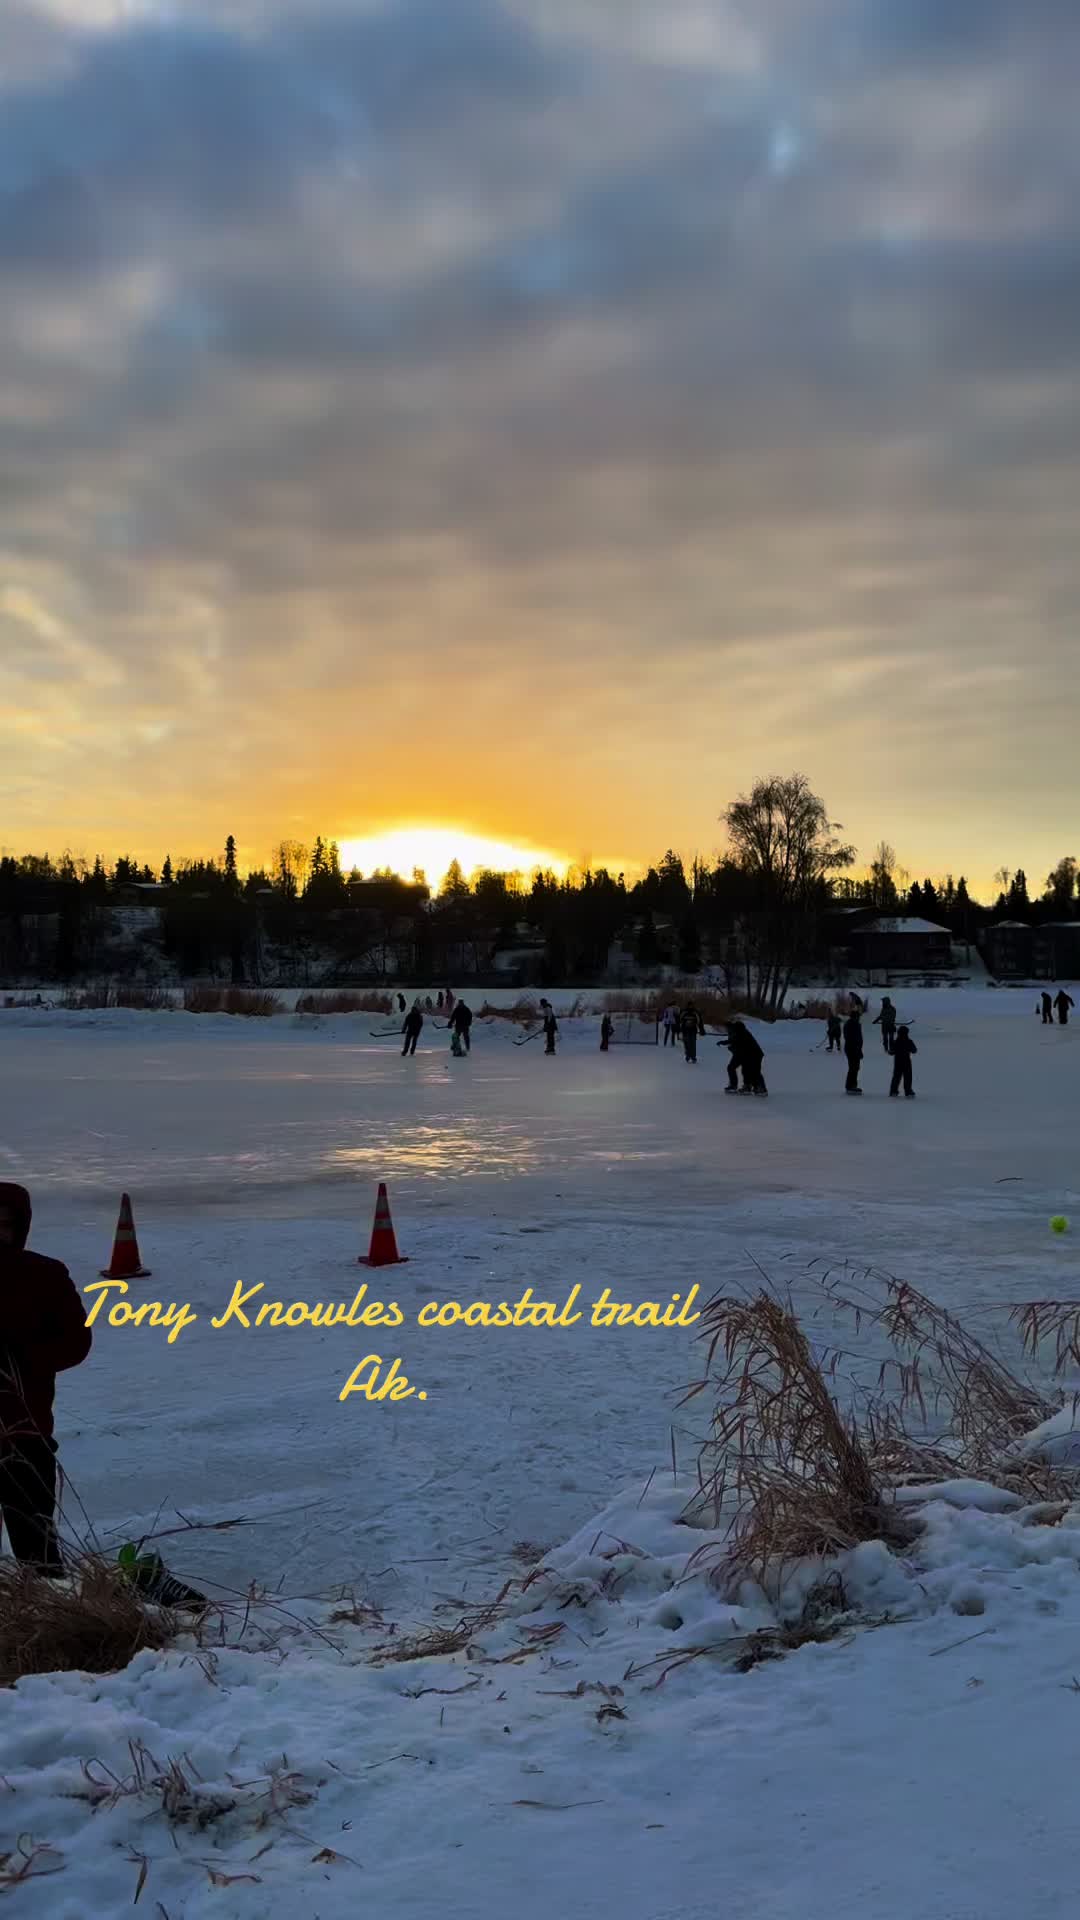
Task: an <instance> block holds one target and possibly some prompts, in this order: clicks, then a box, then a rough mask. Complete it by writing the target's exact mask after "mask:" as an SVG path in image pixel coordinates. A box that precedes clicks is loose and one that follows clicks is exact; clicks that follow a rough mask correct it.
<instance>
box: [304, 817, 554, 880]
mask: <svg viewBox="0 0 1080 1920" xmlns="http://www.w3.org/2000/svg"><path fill="white" fill-rule="evenodd" d="M340 854H341V865H342V868H343V869H344V871H345V872H346V873H349V872H351V870H352V869H353V868H354V867H355V868H357V869H358V870H359V871H360V872H361V873H364V874H370V873H374V872H375V871H376V870H377V869H381V868H384V867H390V868H392V869H393V871H394V872H395V873H399V874H401V875H402V876H403V878H404V879H406V880H408V879H411V877H412V875H413V873H414V871H416V870H419V871H420V872H421V873H422V874H423V875H424V878H425V880H426V881H427V883H428V885H429V887H431V888H432V889H433V890H435V889H437V888H438V887H439V886H440V885H441V883H442V881H443V880H444V878H445V877H446V873H447V869H448V868H449V866H450V863H451V861H452V860H456V861H458V863H459V865H460V866H461V869H462V871H463V873H464V874H465V877H466V879H469V877H470V876H471V875H472V874H474V873H475V872H476V870H477V868H478V867H490V868H491V869H493V870H494V871H495V872H497V873H512V872H519V873H521V874H523V875H524V876H525V878H526V879H527V878H528V876H529V875H530V874H531V873H532V871H533V869H534V868H535V867H544V868H547V867H550V868H551V869H552V871H553V872H554V873H557V874H559V875H560V876H561V875H562V874H564V873H565V872H566V870H567V868H568V866H569V865H570V862H569V860H568V859H567V857H566V855H565V854H560V853H552V852H550V850H548V849H547V848H544V847H531V846H526V845H523V844H519V843H516V842H514V841H510V840H493V839H489V838H488V837H487V835H486V834H482V833H472V832H470V831H469V830H468V829H467V828H465V827H433V826H426V825H423V824H420V823H418V824H416V825H414V826H404V827H393V828H390V829H388V830H387V831H386V832H384V833H373V834H368V835H367V836H365V837H364V838H362V839H350V838H349V837H346V838H345V839H343V840H342V841H341V844H340Z"/></svg>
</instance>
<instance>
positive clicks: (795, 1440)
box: [686, 1291, 913, 1590]
mask: <svg viewBox="0 0 1080 1920" xmlns="http://www.w3.org/2000/svg"><path fill="white" fill-rule="evenodd" d="M701 1338H702V1339H704V1340H706V1341H707V1342H708V1349H707V1354H706V1361H705V1375H704V1378H703V1379H702V1380H700V1381H699V1382H698V1383H697V1385H696V1386H694V1387H692V1388H691V1389H690V1392H689V1393H688V1394H687V1396H686V1397H687V1399H693V1398H694V1397H695V1396H696V1395H697V1394H699V1393H702V1392H705V1391H706V1390H708V1391H711V1392H713V1393H715V1395H716V1400H717V1405H716V1411H715V1412H714V1414H713V1420H712V1432H711V1434H710V1437H709V1439H708V1440H707V1441H706V1443H705V1446H704V1447H703V1449H702V1452H701V1455H700V1458H699V1461H698V1480H699V1489H698V1493H697V1495H696V1496H695V1498H694V1501H693V1503H692V1508H693V1512H694V1514H695V1515H696V1517H698V1518H701V1517H703V1516H704V1515H706V1514H711V1517H712V1524H713V1525H714V1526H715V1527H717V1528H719V1527H720V1526H721V1524H722V1518H723V1514H724V1512H725V1510H727V1511H728V1512H729V1513H731V1518H730V1522H729V1526H728V1531H727V1538H726V1544H725V1547H724V1549H723V1552H722V1555H721V1556H720V1564H719V1565H718V1566H717V1567H716V1572H717V1574H718V1576H719V1575H721V1574H722V1577H723V1580H724V1583H725V1585H727V1586H730V1587H732V1588H735V1587H737V1586H738V1584H739V1582H740V1581H741V1580H743V1579H745V1578H747V1577H751V1578H753V1579H755V1580H757V1582H758V1583H759V1585H760V1586H762V1587H763V1588H764V1589H766V1590H768V1589H769V1588H770V1587H772V1586H774V1585H775V1583H776V1578H777V1572H778V1569H779V1571H780V1573H782V1570H783V1568H784V1567H785V1566H787V1565H788V1564H790V1563H791V1562H793V1561H796V1560H801V1559H804V1558H811V1557H818V1556H822V1557H824V1556H827V1555H830V1554H835V1553H840V1552H843V1551H845V1550H846V1549H848V1548H850V1547H854V1546H857V1545H858V1544H859V1542H860V1541H862V1540H887V1541H889V1542H890V1543H894V1544H896V1545H901V1544H906V1542H907V1541H908V1540H910V1538H911V1536H912V1530H913V1526H912V1522H911V1521H910V1520H909V1518H908V1517H907V1515H906V1514H903V1513H901V1512H898V1511H897V1510H896V1509H895V1508H894V1507H892V1506H890V1504H889V1503H888V1502H887V1500H886V1499H885V1498H884V1496H883V1491H882V1489H881V1487H880V1486H879V1485H878V1483H877V1480H876V1479H875V1475H874V1470H873V1466H872V1463H871V1459H870V1456H869V1454H868V1451H867V1448H866V1445H865V1443H864V1439H863V1437H862V1436H861V1435H860V1433H859V1431H858V1428H857V1426H856V1424H855V1422H854V1420H848V1419H846V1418H845V1417H844V1415H843V1414H842V1413H841V1411H840V1409H839V1407H838V1406H837V1403H836V1401H835V1399H834V1398H833V1394H832V1391H831V1389H830V1386H829V1383H828V1380H827V1379H826V1376H825V1372H824V1370H823V1367H822V1365H821V1363H819V1361H818V1360H817V1359H816V1358H815V1356H814V1354H813V1352H812V1351H811V1348H810V1345H809V1342H808V1341H807V1339H806V1336H805V1334H804V1333H803V1331H802V1328H801V1327H800V1326H799V1323H798V1321H797V1320H796V1318H795V1315H794V1313H793V1312H792V1310H791V1308H790V1306H787V1305H785V1304H784V1303H783V1302H782V1301H780V1300H779V1299H777V1298H776V1297H775V1296H774V1295H773V1294H771V1293H769V1292H766V1291H763V1292H761V1293H758V1294H757V1295H755V1296H753V1297H750V1298H741V1297H738V1296H735V1297H730V1296H725V1295H720V1296H718V1297H717V1298H715V1299H714V1300H712V1301H710V1302H709V1305H708V1306H707V1307H706V1309H705V1312H704V1314H703V1317H702V1328H701ZM695 1559H697V1560H699V1561H700V1560H707V1561H711V1562H714V1563H715V1562H716V1560H717V1550H716V1549H715V1548H712V1547H708V1548H703V1549H702V1552H701V1555H700V1556H695Z"/></svg>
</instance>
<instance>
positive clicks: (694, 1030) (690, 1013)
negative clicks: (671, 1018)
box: [680, 1000, 705, 1067]
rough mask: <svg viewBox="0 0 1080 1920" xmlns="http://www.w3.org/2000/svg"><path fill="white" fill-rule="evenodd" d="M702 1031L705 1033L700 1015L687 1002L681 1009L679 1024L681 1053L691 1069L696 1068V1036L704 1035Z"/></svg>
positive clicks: (689, 1001)
mask: <svg viewBox="0 0 1080 1920" xmlns="http://www.w3.org/2000/svg"><path fill="white" fill-rule="evenodd" d="M704 1031H705V1024H704V1021H703V1020H702V1018H701V1015H700V1013H699V1012H698V1010H697V1008H696V1007H695V1005H694V1003H693V1001H692V1000H688V1001H687V1003H686V1005H685V1007H684V1008H683V1013H682V1021H681V1023H680V1032H681V1033H682V1043H683V1052H684V1053H685V1055H686V1061H687V1065H688V1066H691V1067H696V1066H697V1043H698V1034H699V1033H704Z"/></svg>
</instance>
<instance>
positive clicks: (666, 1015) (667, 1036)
mask: <svg viewBox="0 0 1080 1920" xmlns="http://www.w3.org/2000/svg"><path fill="white" fill-rule="evenodd" d="M677 1020H678V1014H677V1012H676V1009H675V1008H674V1007H665V1008H664V1011H663V1014H662V1016H661V1020H660V1024H661V1026H662V1027H663V1029H664V1045H665V1047H668V1046H671V1047H673V1046H674V1045H675V1029H676V1022H677Z"/></svg>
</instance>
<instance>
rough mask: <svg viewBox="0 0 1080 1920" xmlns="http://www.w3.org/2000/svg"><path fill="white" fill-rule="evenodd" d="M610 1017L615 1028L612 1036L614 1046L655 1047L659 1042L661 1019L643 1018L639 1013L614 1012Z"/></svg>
mask: <svg viewBox="0 0 1080 1920" xmlns="http://www.w3.org/2000/svg"><path fill="white" fill-rule="evenodd" d="M609 1018H610V1020H611V1024H612V1026H613V1027H614V1029H615V1031H614V1033H613V1034H612V1036H611V1040H612V1045H613V1046H620V1047H655V1046H657V1045H658V1044H659V1041H660V1022H659V1020H654V1019H652V1018H643V1017H642V1015H641V1014H638V1013H613V1014H611V1015H610V1016H609Z"/></svg>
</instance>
